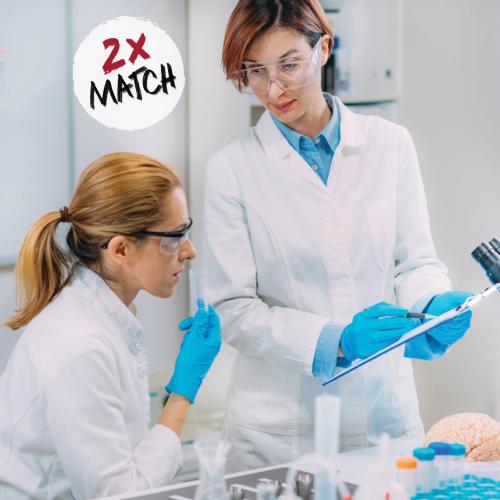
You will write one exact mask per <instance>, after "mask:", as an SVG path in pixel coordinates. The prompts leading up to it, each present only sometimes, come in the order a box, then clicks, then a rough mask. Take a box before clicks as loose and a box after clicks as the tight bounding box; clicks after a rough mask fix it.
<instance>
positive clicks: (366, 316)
mask: <svg viewBox="0 0 500 500" xmlns="http://www.w3.org/2000/svg"><path fill="white" fill-rule="evenodd" d="M407 312H408V310H407V309H404V308H403V307H397V306H393V305H391V304H388V303H387V302H379V303H378V304H375V305H374V306H370V307H369V308H368V309H365V310H364V311H361V312H359V313H358V314H356V315H355V316H354V317H353V318H352V323H350V324H349V325H347V326H346V327H345V328H344V331H343V332H342V337H341V339H340V346H341V347H342V351H343V353H344V356H345V357H346V358H347V359H348V360H349V361H353V360H354V359H364V358H367V357H368V356H371V355H372V354H374V353H375V352H377V351H378V350H380V349H383V348H384V347H387V346H388V345H389V344H392V342H395V341H396V340H398V339H399V338H400V337H401V336H402V335H404V334H405V333H407V332H409V331H410V330H413V328H416V327H417V326H418V325H419V324H420V320H418V319H411V318H405V317H404V315H405V314H406V313H407ZM394 316H397V317H394Z"/></svg>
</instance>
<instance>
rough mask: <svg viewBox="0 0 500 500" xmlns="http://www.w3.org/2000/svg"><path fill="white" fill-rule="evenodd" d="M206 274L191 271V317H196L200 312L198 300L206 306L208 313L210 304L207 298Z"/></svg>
mask: <svg viewBox="0 0 500 500" xmlns="http://www.w3.org/2000/svg"><path fill="white" fill-rule="evenodd" d="M205 281H206V279H205V273H204V272H203V271H195V270H193V269H191V270H190V271H189V291H190V299H191V315H193V316H194V315H195V314H196V311H197V310H198V300H202V301H203V302H204V304H205V311H208V303H207V301H206V297H205V288H206V287H205Z"/></svg>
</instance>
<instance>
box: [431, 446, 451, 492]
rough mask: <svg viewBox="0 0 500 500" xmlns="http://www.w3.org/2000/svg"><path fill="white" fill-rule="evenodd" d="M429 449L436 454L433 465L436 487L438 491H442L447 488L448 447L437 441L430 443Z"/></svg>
mask: <svg viewBox="0 0 500 500" xmlns="http://www.w3.org/2000/svg"><path fill="white" fill-rule="evenodd" d="M429 448H432V449H433V450H434V451H435V452H436V458H435V460H434V463H435V465H436V479H437V485H436V487H437V488H438V489H439V490H444V489H445V488H446V487H447V486H448V474H449V473H448V458H449V453H450V445H449V444H448V443H441V442H439V441H437V442H434V443H430V444H429Z"/></svg>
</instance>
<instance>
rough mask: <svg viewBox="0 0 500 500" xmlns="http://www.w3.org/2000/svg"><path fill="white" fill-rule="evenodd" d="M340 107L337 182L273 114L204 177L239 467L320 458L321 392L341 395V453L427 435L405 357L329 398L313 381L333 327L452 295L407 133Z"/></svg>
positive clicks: (369, 370)
mask: <svg viewBox="0 0 500 500" xmlns="http://www.w3.org/2000/svg"><path fill="white" fill-rule="evenodd" d="M337 104H338V107H339V110H340V115H341V141H340V145H339V147H338V149H337V152H336V154H335V156H334V158H333V162H332V167H331V173H330V177H329V179H328V184H327V186H325V185H324V184H323V183H322V181H321V179H320V178H319V177H318V176H317V175H316V174H315V173H314V172H313V170H312V169H311V168H310V167H309V166H308V165H307V164H306V162H305V161H304V160H303V159H302V157H301V156H300V155H299V154H298V153H297V152H296V151H295V150H294V149H293V148H292V147H291V146H290V145H289V144H288V142H287V141H286V139H285V138H284V137H283V135H282V134H281V132H280V131H279V129H278V128H277V127H276V125H275V124H274V122H273V121H272V118H271V116H270V114H269V113H268V112H265V113H264V115H263V116H262V117H261V119H260V121H259V122H258V124H257V126H256V127H255V128H251V129H250V130H249V131H248V132H247V133H246V134H245V135H244V136H243V137H242V138H241V139H240V140H238V141H235V142H233V143H231V144H229V145H228V146H226V147H225V148H224V149H222V150H221V151H220V152H218V153H217V154H216V155H215V156H214V157H213V158H212V159H211V160H210V162H209V164H208V167H207V172H206V178H207V184H206V211H205V218H206V227H205V233H206V242H205V243H206V244H205V258H206V268H207V272H208V289H209V293H210V300H211V301H212V302H213V303H214V304H215V306H216V309H217V311H218V313H219V314H220V316H221V321H222V333H223V337H224V339H225V340H226V341H227V342H228V343H229V344H231V345H232V346H234V347H235V348H236V349H237V351H238V352H237V357H236V360H235V362H234V366H233V371H232V374H231V381H230V388H229V395H228V404H227V413H226V422H225V426H224V427H225V435H226V438H227V439H228V440H229V441H230V443H231V445H232V448H231V451H230V456H229V459H228V464H229V467H228V468H229V470H230V471H236V470H242V469H247V468H251V467H260V466H263V465H268V464H274V463H282V462H287V461H289V460H291V459H293V458H295V457H296V456H297V455H298V454H300V453H302V452H305V451H309V450H310V449H311V447H312V443H313V422H314V418H313V417H314V397H315V396H316V395H318V394H321V393H323V392H326V393H333V394H337V395H340V396H341V398H342V422H341V445H342V448H343V449H344V450H348V449H355V448H360V447H365V446H368V445H371V444H374V443H376V442H377V438H378V436H379V435H380V433H382V432H388V433H389V434H390V435H391V436H402V437H403V436H404V437H412V438H418V437H419V436H422V434H423V426H422V423H421V419H420V416H419V408H418V401H417V395H416V391H415V384H414V380H413V372H412V366H411V361H410V360H409V359H406V358H404V357H403V350H402V348H400V349H399V350H397V351H393V352H392V353H390V354H388V355H386V356H384V357H383V358H381V359H379V360H377V361H375V362H373V363H371V364H369V365H367V366H366V367H363V368H361V369H359V370H358V371H356V372H354V373H352V374H351V375H349V376H347V377H345V378H343V379H341V380H340V381H338V382H335V383H332V384H330V385H329V386H327V387H326V388H325V389H323V388H322V387H321V380H318V379H316V378H313V377H312V363H313V358H314V354H315V350H316V345H317V342H318V337H319V334H320V332H321V329H322V328H323V326H324V325H325V323H327V322H328V321H333V322H334V323H337V324H339V325H347V324H348V323H350V321H351V320H352V316H353V315H354V314H355V313H357V312H359V311H360V310H361V309H363V308H365V307H367V306H370V305H372V304H375V303H376V302H379V301H382V300H385V301H387V302H391V303H398V304H400V305H402V306H404V307H408V308H410V307H412V306H413V305H414V304H415V303H416V302H417V301H418V300H419V299H420V298H422V297H425V296H427V295H430V294H435V293H439V292H442V291H445V290H448V289H449V288H450V283H449V280H448V277H447V271H446V268H445V267H444V265H443V264H442V263H441V262H440V261H439V260H438V259H437V256H436V252H435V249H434V245H433V242H432V239H431V234H430V229H429V220H428V214H427V207H426V200H425V194H424V188H423V185H422V181H421V176H420V172H419V167H418V162H417V156H416V153H415V149H414V145H413V143H412V140H411V138H410V136H409V134H408V132H407V131H406V130H405V129H404V128H403V127H400V126H398V125H395V124H393V123H390V122H388V121H386V120H383V119H381V118H378V117H367V116H361V115H357V114H354V113H352V112H351V111H350V110H349V109H347V108H346V107H345V106H344V105H343V104H342V103H341V102H340V101H339V100H338V99H337ZM338 369H339V368H338Z"/></svg>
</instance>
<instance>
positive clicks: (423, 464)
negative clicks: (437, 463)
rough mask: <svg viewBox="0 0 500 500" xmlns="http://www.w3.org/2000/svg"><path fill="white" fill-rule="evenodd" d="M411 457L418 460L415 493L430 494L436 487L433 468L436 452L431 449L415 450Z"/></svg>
mask: <svg viewBox="0 0 500 500" xmlns="http://www.w3.org/2000/svg"><path fill="white" fill-rule="evenodd" d="M413 456H414V457H415V458H416V459H417V460H418V465H417V485H416V493H417V494H424V493H431V492H432V490H433V489H434V488H435V487H436V485H437V483H436V477H435V476H436V472H435V467H434V459H435V457H436V452H435V451H434V450H433V449H432V448H416V449H415V450H413Z"/></svg>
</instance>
